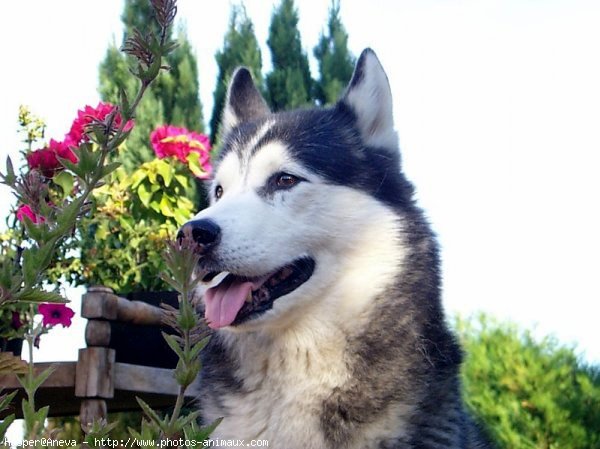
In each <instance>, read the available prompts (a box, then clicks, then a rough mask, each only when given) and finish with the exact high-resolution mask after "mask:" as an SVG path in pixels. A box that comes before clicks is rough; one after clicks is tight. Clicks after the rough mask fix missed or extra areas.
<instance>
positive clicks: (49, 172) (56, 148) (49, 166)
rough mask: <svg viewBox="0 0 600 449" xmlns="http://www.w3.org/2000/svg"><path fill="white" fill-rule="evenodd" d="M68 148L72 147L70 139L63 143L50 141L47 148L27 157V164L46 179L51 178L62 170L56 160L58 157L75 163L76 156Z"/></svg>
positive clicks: (33, 152)
mask: <svg viewBox="0 0 600 449" xmlns="http://www.w3.org/2000/svg"><path fill="white" fill-rule="evenodd" d="M70 146H74V145H73V142H72V141H71V140H70V139H66V140H65V141H64V142H58V141H56V140H54V139H50V142H49V143H48V145H47V146H45V147H44V148H40V149H39V150H35V151H32V152H31V153H29V154H28V155H27V164H28V165H29V168H31V169H32V170H33V169H36V170H39V171H40V172H41V173H42V174H43V175H44V176H45V177H46V178H51V177H53V176H54V174H55V173H56V172H58V171H60V170H62V169H63V168H64V167H63V166H62V164H61V163H60V161H59V160H58V158H59V157H60V158H63V159H68V160H69V161H71V162H73V163H76V162H77V156H76V155H75V153H74V152H73V150H71V148H69V147H70Z"/></svg>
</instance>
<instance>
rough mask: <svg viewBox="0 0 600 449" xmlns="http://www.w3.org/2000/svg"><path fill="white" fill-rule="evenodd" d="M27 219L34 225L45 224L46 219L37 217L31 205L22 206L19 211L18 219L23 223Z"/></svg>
mask: <svg viewBox="0 0 600 449" xmlns="http://www.w3.org/2000/svg"><path fill="white" fill-rule="evenodd" d="M25 217H27V218H29V220H31V222H32V223H33V224H38V223H43V222H44V221H45V219H44V217H42V216H41V215H36V214H35V213H34V212H33V210H31V207H29V205H27V204H21V205H20V206H19V208H18V209H17V219H18V220H19V221H23V220H24V219H25Z"/></svg>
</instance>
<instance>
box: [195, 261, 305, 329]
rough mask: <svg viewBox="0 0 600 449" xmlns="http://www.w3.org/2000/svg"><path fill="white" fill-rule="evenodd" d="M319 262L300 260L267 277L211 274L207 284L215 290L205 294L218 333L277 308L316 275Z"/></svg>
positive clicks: (208, 314) (211, 324)
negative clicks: (284, 296)
mask: <svg viewBox="0 0 600 449" xmlns="http://www.w3.org/2000/svg"><path fill="white" fill-rule="evenodd" d="M314 269H315V261H314V260H313V259H312V258H310V257H303V258H301V259H297V260H295V261H294V262H292V263H291V264H289V265H286V266H284V267H282V268H280V269H278V270H276V271H274V272H271V273H269V274H266V275H264V276H259V277H253V278H248V277H245V276H238V275H236V274H233V273H227V272H221V273H216V272H211V273H208V274H207V275H205V276H204V278H203V282H205V283H210V284H212V286H211V287H210V288H209V289H208V290H207V291H206V293H205V294H204V302H205V305H206V310H205V314H204V316H205V318H206V321H207V323H208V325H209V327H211V328H213V329H218V328H221V327H225V326H230V325H237V324H241V323H243V322H244V321H247V320H248V319H251V318H253V317H255V316H257V315H260V314H262V313H264V312H265V311H267V310H269V309H270V308H271V307H273V302H274V301H275V300H276V299H277V298H279V297H281V296H283V295H287V294H288V293H291V292H292V291H294V290H296V289H297V288H298V287H300V286H301V285H302V284H304V283H305V282H306V281H307V280H308V279H309V278H310V277H311V276H312V274H313V271H314Z"/></svg>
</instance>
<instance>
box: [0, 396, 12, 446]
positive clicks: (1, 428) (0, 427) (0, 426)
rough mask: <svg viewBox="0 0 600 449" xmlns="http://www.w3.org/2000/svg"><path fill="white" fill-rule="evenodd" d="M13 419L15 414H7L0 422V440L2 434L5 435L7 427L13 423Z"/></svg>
mask: <svg viewBox="0 0 600 449" xmlns="http://www.w3.org/2000/svg"><path fill="white" fill-rule="evenodd" d="M15 393H16V392H15ZM0 410H2V409H0ZM14 420H15V415H8V416H7V417H6V418H4V419H3V420H2V421H1V422H0V439H1V440H4V435H6V431H7V430H8V427H9V426H10V425H11V424H12V423H13V421H14Z"/></svg>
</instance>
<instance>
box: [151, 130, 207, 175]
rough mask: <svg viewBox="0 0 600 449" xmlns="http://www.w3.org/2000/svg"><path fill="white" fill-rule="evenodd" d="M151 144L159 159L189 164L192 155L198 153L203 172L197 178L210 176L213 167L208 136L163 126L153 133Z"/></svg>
mask: <svg viewBox="0 0 600 449" xmlns="http://www.w3.org/2000/svg"><path fill="white" fill-rule="evenodd" d="M150 142H151V143H152V148H153V149H154V152H155V153H156V156H157V157H158V158H159V159H163V158H165V157H176V158H177V159H179V160H180V161H181V162H183V163H185V164H187V163H188V158H189V155H190V153H192V152H194V153H197V154H198V162H199V164H200V168H201V171H200V172H199V173H197V174H196V176H198V177H199V178H208V177H209V176H210V173H211V171H212V166H211V164H210V140H209V139H208V136H206V135H204V134H200V133H197V132H194V131H189V130H187V129H185V128H178V127H176V126H171V125H163V126H159V127H157V128H156V129H155V130H154V131H152V133H151V134H150Z"/></svg>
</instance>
